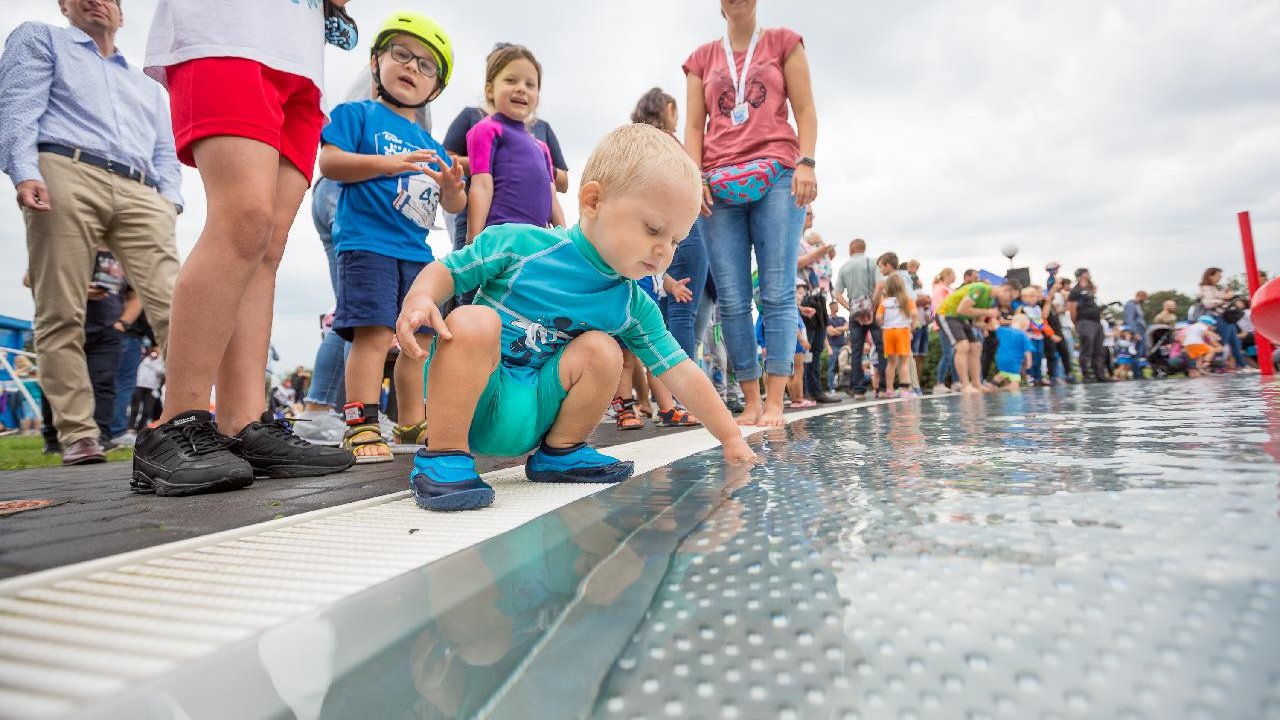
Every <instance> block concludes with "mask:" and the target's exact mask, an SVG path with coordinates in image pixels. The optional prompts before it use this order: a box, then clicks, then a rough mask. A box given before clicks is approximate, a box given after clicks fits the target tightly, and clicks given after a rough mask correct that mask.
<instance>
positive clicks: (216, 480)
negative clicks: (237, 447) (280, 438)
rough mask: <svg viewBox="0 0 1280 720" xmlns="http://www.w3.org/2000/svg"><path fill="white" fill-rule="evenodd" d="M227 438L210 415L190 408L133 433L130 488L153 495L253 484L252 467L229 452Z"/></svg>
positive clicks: (191, 492) (193, 493)
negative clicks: (136, 437) (152, 426)
mask: <svg viewBox="0 0 1280 720" xmlns="http://www.w3.org/2000/svg"><path fill="white" fill-rule="evenodd" d="M231 443H232V440H231V438H229V437H227V436H226V435H223V434H222V433H220V432H218V426H217V425H216V424H215V423H214V422H213V415H210V414H209V413H208V412H205V411H203V410H192V411H191V412H185V413H182V414H181V415H178V416H176V417H174V418H173V419H172V420H170V421H169V422H167V423H165V424H163V425H160V426H158V427H156V428H153V429H149V430H147V429H144V430H143V431H142V432H140V433H138V442H137V444H136V445H135V446H134V448H133V480H132V482H130V483H129V487H130V489H132V490H133V491H134V492H137V493H151V492H154V493H155V494H156V495H195V494H197V493H207V492H217V491H219V490H239V489H240V488H243V487H248V486H249V485H252V484H253V468H252V467H251V466H250V465H249V463H247V462H245V461H244V460H242V459H240V458H238V457H236V456H235V455H234V454H232V452H231V450H230V447H231Z"/></svg>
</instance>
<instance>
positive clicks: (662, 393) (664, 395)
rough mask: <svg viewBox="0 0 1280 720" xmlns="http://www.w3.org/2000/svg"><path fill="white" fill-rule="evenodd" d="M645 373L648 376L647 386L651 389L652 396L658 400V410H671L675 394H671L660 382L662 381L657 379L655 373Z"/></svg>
mask: <svg viewBox="0 0 1280 720" xmlns="http://www.w3.org/2000/svg"><path fill="white" fill-rule="evenodd" d="M647 374H648V377H649V387H650V389H652V390H653V397H654V399H655V400H657V401H658V411H659V412H669V411H671V410H672V409H673V408H675V406H676V398H675V396H674V395H672V394H671V391H670V390H668V389H667V386H666V385H663V384H662V381H661V380H659V379H658V376H657V375H654V374H653V373H647Z"/></svg>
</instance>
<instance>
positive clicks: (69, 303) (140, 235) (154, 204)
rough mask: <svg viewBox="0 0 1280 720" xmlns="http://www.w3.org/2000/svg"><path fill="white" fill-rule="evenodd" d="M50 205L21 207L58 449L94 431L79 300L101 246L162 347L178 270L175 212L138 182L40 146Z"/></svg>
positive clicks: (82, 305) (39, 350) (82, 306)
mask: <svg viewBox="0 0 1280 720" xmlns="http://www.w3.org/2000/svg"><path fill="white" fill-rule="evenodd" d="M40 172H41V174H43V175H44V182H45V185H47V186H48V188H49V204H50V205H51V207H52V209H51V210H49V211H48V212H36V211H34V210H31V209H28V208H24V209H23V216H24V217H25V219H26V224H27V253H28V255H29V256H30V259H29V262H30V265H29V268H30V272H31V289H32V294H33V295H34V296H35V305H36V318H35V343H36V355H37V358H38V362H39V364H40V385H41V387H42V388H43V389H44V394H45V397H47V398H48V399H49V405H50V406H51V407H52V408H53V419H54V426H55V427H56V428H57V430H58V440H59V441H60V442H61V443H62V445H63V447H67V446H69V445H70V444H71V443H73V442H75V441H77V440H80V439H83V438H87V437H97V436H98V426H97V425H96V424H95V423H94V420H93V410H94V407H93V385H92V383H91V382H90V380H89V370H88V366H87V364H86V361H85V353H84V319H85V304H86V303H87V302H88V292H89V281H90V279H91V278H92V276H93V264H94V259H95V258H96V256H97V248H98V246H100V245H103V246H106V247H107V249H109V250H111V252H112V254H114V255H115V256H116V259H117V260H119V261H120V264H121V265H122V266H123V267H124V272H125V278H126V279H127V280H128V281H129V285H131V286H132V287H133V289H134V291H135V292H137V293H138V296H139V298H141V300H142V307H143V309H144V310H145V311H146V313H147V320H148V321H149V322H150V323H151V327H152V329H153V330H154V332H155V336H156V341H157V342H159V343H160V344H161V346H164V344H165V339H166V337H167V335H168V332H169V305H170V303H171V302H172V300H173V283H174V280H175V279H176V278H177V277H178V247H177V241H176V239H175V236H174V224H175V220H176V218H177V210H176V208H174V206H173V204H172V203H170V202H169V201H168V200H166V199H164V198H163V197H161V196H160V193H158V192H156V191H155V190H153V189H152V188H149V187H147V186H146V185H143V184H142V183H139V182H136V181H133V180H129V179H127V178H124V177H121V176H119V175H115V174H113V173H109V172H107V171H106V170H103V169H101V168H96V167H93V166H92V165H85V164H83V163H80V162H76V161H75V160H72V159H71V158H65V157H62V156H60V155H54V154H52V153H40Z"/></svg>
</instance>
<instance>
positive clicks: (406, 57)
mask: <svg viewBox="0 0 1280 720" xmlns="http://www.w3.org/2000/svg"><path fill="white" fill-rule="evenodd" d="M387 53H388V54H389V55H391V59H392V60H394V61H396V62H398V63H400V64H401V65H408V64H409V63H410V62H411V61H414V60H416V61H417V68H418V72H420V73H422V74H423V75H424V76H425V77H429V78H433V77H435V76H436V73H437V72H439V70H438V68H437V67H436V61H435V58H432V57H428V56H426V55H415V54H414V52H413V51H412V50H410V49H409V48H407V47H405V46H403V45H399V44H396V43H391V44H390V45H388V46H387Z"/></svg>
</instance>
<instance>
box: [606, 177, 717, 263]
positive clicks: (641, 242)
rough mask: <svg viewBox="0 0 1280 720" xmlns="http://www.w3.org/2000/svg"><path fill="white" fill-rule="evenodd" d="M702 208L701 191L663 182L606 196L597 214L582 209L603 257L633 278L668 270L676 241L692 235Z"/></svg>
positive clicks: (680, 184) (688, 186)
mask: <svg viewBox="0 0 1280 720" xmlns="http://www.w3.org/2000/svg"><path fill="white" fill-rule="evenodd" d="M701 210H702V198H701V197H700V195H699V193H698V192H697V190H696V189H694V188H693V187H691V186H690V185H689V184H685V183H678V182H664V181H663V180H654V181H652V182H645V183H640V184H637V185H633V186H632V187H631V188H630V189H628V190H627V192H626V193H624V194H620V195H615V196H613V197H610V196H608V195H604V196H603V197H602V198H601V199H600V201H599V205H598V206H597V207H596V209H595V211H594V212H592V210H591V209H590V208H588V207H583V208H582V211H583V216H584V219H586V220H588V224H589V226H590V236H589V237H590V239H591V242H592V244H594V245H595V247H596V250H598V251H599V252H600V257H602V258H604V261H605V262H607V263H609V266H610V267H612V268H613V269H614V270H615V271H617V273H618V274H619V275H622V276H624V277H628V278H631V279H632V280H638V279H640V278H642V277H644V276H646V275H660V274H662V273H665V272H666V271H667V268H669V267H670V266H671V258H672V256H673V255H674V254H675V250H676V245H678V244H679V243H680V241H681V240H684V239H685V238H686V237H687V236H688V235H689V230H690V229H692V228H693V221H694V220H696V219H697V217H698V213H699V211H701ZM591 215H595V217H591ZM584 229H585V228H584Z"/></svg>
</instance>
